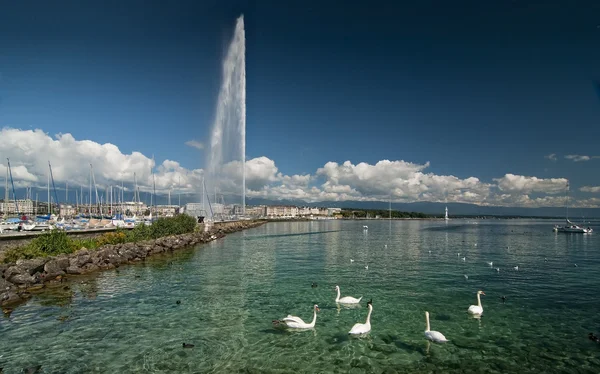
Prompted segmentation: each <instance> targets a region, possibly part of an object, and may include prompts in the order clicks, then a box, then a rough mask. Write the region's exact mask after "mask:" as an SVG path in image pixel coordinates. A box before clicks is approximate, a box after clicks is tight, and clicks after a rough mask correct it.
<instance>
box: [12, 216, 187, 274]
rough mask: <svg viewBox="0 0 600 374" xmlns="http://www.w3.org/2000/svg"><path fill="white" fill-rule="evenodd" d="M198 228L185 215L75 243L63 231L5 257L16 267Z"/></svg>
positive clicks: (160, 219) (43, 235) (41, 237)
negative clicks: (29, 261)
mask: <svg viewBox="0 0 600 374" xmlns="http://www.w3.org/2000/svg"><path fill="white" fill-rule="evenodd" d="M195 228H196V219H195V218H194V217H190V216H188V215H185V214H179V215H177V216H175V217H168V218H159V219H158V220H157V221H155V222H154V223H153V224H152V225H150V226H146V225H139V226H136V227H135V228H133V229H131V230H122V229H117V230H116V231H113V232H109V233H106V234H102V235H100V236H97V237H95V238H88V239H73V238H71V237H69V235H67V233H66V232H64V231H62V230H50V231H48V232H46V233H43V234H41V235H39V236H37V237H36V238H35V239H33V240H32V241H31V242H29V244H27V245H25V246H23V247H18V248H11V249H9V250H7V251H6V252H5V253H4V263H13V262H16V261H17V260H19V259H32V258H38V257H47V256H56V255H60V254H69V253H73V252H75V251H78V250H79V249H81V248H83V247H85V248H87V249H97V248H99V247H101V246H103V245H107V244H121V243H133V242H139V241H143V240H150V239H158V238H162V237H165V236H171V235H180V234H187V233H191V232H193V231H194V229H195Z"/></svg>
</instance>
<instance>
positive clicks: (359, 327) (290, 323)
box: [273, 283, 485, 343]
mask: <svg viewBox="0 0 600 374" xmlns="http://www.w3.org/2000/svg"><path fill="white" fill-rule="evenodd" d="M313 285H314V283H313ZM335 290H336V291H337V297H336V298H335V302H336V303H337V304H345V305H356V304H359V303H360V301H361V300H362V296H361V297H359V298H358V299H357V298H355V297H352V296H344V297H340V296H341V291H340V287H339V286H335ZM481 295H485V293H484V292H483V291H481V290H480V291H477V305H471V306H469V308H468V309H467V312H468V313H469V314H472V315H473V316H481V315H482V314H483V306H482V305H481ZM367 306H368V308H369V312H368V314H367V320H366V321H365V323H356V324H355V325H354V326H352V328H351V329H350V331H349V332H348V334H350V335H363V334H367V333H368V332H370V331H371V313H373V300H372V299H371V300H369V301H368V302H367ZM318 311H320V309H319V305H317V304H315V305H314V306H313V319H312V321H311V322H310V323H307V322H304V320H303V319H302V318H300V317H297V316H292V315H288V316H287V317H285V318H283V319H281V320H274V321H273V324H274V325H275V326H279V327H285V328H289V329H312V328H314V327H315V324H316V322H317V312H318ZM425 324H426V327H425V338H426V339H428V340H430V341H432V342H436V343H445V342H448V341H449V340H448V339H446V337H445V336H444V334H442V333H441V332H439V331H433V330H431V327H430V324H429V312H427V311H426V312H425Z"/></svg>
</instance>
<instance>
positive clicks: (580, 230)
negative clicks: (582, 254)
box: [552, 182, 594, 234]
mask: <svg viewBox="0 0 600 374" xmlns="http://www.w3.org/2000/svg"><path fill="white" fill-rule="evenodd" d="M565 197H566V202H565V209H566V214H565V220H566V221H567V222H566V224H565V225H564V226H559V225H555V226H554V228H553V229H552V231H554V232H566V233H573V234H591V233H592V231H594V230H592V228H591V227H583V226H579V225H576V224H574V223H573V222H571V221H569V182H567V190H566V192H565Z"/></svg>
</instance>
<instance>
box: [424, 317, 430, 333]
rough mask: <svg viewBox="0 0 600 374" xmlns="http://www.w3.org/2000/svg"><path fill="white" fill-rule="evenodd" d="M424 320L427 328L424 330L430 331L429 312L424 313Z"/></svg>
mask: <svg viewBox="0 0 600 374" xmlns="http://www.w3.org/2000/svg"><path fill="white" fill-rule="evenodd" d="M425 321H427V329H425V331H430V330H431V328H430V327H429V314H425Z"/></svg>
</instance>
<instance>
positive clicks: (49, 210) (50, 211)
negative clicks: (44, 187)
mask: <svg viewBox="0 0 600 374" xmlns="http://www.w3.org/2000/svg"><path fill="white" fill-rule="evenodd" d="M48 214H49V215H51V214H52V203H51V201H50V164H48Z"/></svg>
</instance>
